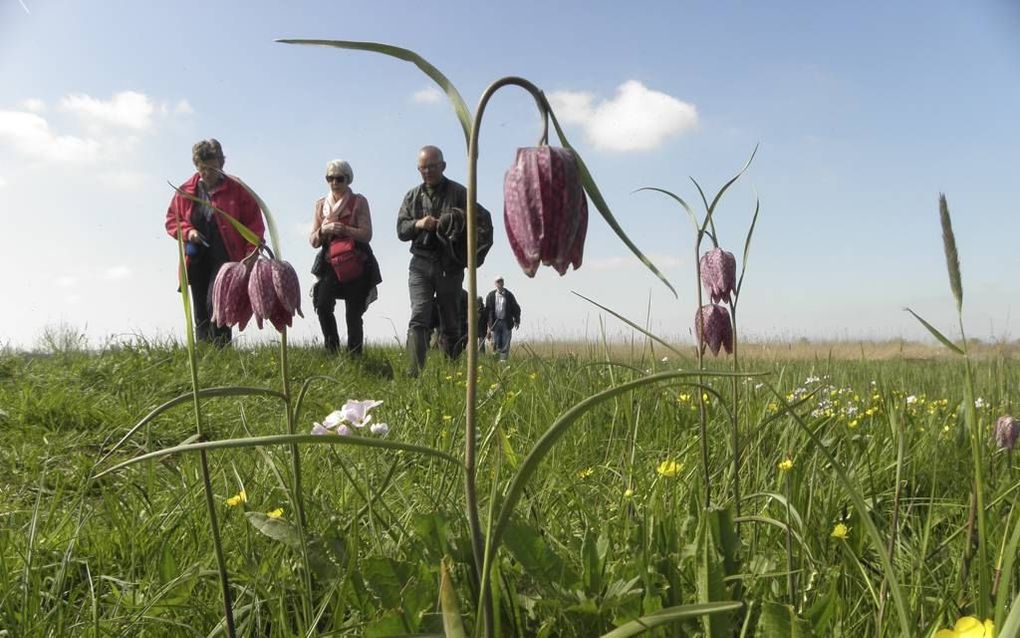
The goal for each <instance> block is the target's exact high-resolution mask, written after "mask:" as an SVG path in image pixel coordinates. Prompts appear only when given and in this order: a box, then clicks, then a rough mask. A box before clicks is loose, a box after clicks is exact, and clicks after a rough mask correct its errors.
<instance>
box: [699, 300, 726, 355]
mask: <svg viewBox="0 0 1020 638" xmlns="http://www.w3.org/2000/svg"><path fill="white" fill-rule="evenodd" d="M694 334H695V337H696V339H697V341H698V347H699V348H701V352H702V353H704V352H705V346H708V348H709V350H711V351H712V354H713V355H716V356H717V355H718V354H719V348H720V347H721V348H722V349H724V350H725V351H726V354H731V353H732V352H733V325H732V324H731V323H730V313H729V312H728V311H727V310H726V308H724V307H722V306H720V305H719V304H708V305H707V306H702V307H701V308H699V309H698V312H697V313H696V314H695V315H694Z"/></svg>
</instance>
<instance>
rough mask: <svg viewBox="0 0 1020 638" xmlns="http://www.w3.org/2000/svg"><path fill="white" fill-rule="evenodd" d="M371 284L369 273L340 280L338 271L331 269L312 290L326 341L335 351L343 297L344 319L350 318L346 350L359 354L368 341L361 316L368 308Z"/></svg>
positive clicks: (316, 311)
mask: <svg viewBox="0 0 1020 638" xmlns="http://www.w3.org/2000/svg"><path fill="white" fill-rule="evenodd" d="M370 288H371V286H369V285H368V278H367V277H359V278H358V279H356V280H354V281H349V282H347V283H340V281H338V280H337V278H336V274H335V273H334V272H333V271H332V270H330V271H328V272H327V273H326V274H325V275H324V276H323V277H322V278H321V279H319V281H318V282H316V284H315V286H314V288H313V291H312V302H313V305H314V306H315V315H316V316H317V317H318V318H319V328H321V329H322V338H323V340H324V341H325V342H326V350H329V351H330V352H336V351H338V350H339V349H340V334H339V332H338V331H337V324H336V316H335V315H334V310H335V309H336V300H337V299H343V300H344V319H345V320H346V322H347V350H348V351H349V352H350V353H351V354H353V355H360V354H361V352H362V349H363V347H364V343H365V325H364V322H363V320H362V316H363V315H364V314H365V310H366V309H367V307H368V306H367V303H366V302H367V301H368V293H369V290H370Z"/></svg>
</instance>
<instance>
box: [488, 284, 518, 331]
mask: <svg viewBox="0 0 1020 638" xmlns="http://www.w3.org/2000/svg"><path fill="white" fill-rule="evenodd" d="M497 294H498V293H497V292H496V291H495V290H493V291H492V292H490V293H489V295H488V296H487V297H486V298H485V313H486V315H487V316H488V321H487V326H488V328H489V329H490V330H491V329H492V326H493V324H495V323H496V295H497ZM503 295H504V296H506V310H505V315H506V317H505V319H506V320H507V323H508V324H509V325H511V326H513V327H514V328H517V327H519V326H520V325H521V307H520V305H518V303H517V298H516V297H514V293H512V292H510V291H509V290H508V289H506V288H503Z"/></svg>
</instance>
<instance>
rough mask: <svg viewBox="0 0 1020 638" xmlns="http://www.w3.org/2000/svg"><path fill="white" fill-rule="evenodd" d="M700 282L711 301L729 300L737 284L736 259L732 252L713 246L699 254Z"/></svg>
mask: <svg viewBox="0 0 1020 638" xmlns="http://www.w3.org/2000/svg"><path fill="white" fill-rule="evenodd" d="M700 265H701V283H702V284H704V286H705V290H707V291H708V294H709V296H710V297H711V298H712V303H719V302H720V301H725V302H729V300H730V293H732V292H734V290H735V288H736V285H737V259H736V257H734V256H733V253H728V252H726V251H725V250H723V249H722V248H713V249H712V250H710V251H708V252H707V253H705V254H704V255H702V256H701V260H700Z"/></svg>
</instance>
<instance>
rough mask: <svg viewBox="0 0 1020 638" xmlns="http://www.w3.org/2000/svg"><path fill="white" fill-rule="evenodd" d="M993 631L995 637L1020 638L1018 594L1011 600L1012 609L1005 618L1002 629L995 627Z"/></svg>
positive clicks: (1019, 600)
mask: <svg viewBox="0 0 1020 638" xmlns="http://www.w3.org/2000/svg"><path fill="white" fill-rule="evenodd" d="M995 630H996V634H995V635H997V636H1002V638H1006V637H1007V636H1020V594H1018V595H1017V597H1016V598H1014V599H1013V608H1012V609H1011V610H1010V612H1009V616H1007V617H1006V622H1005V623H1003V625H1002V627H999V626H998V625H996V626H995Z"/></svg>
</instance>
